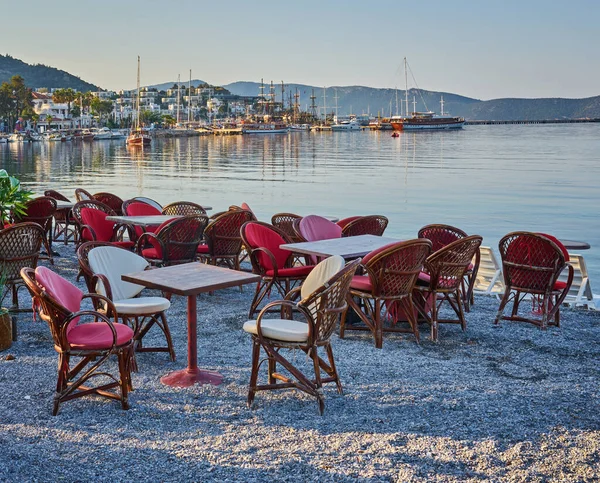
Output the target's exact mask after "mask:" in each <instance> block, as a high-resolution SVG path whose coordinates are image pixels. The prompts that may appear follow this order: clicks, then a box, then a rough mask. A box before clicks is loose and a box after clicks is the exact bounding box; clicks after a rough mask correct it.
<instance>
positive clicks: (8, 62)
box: [0, 55, 101, 92]
mask: <svg viewBox="0 0 600 483" xmlns="http://www.w3.org/2000/svg"><path fill="white" fill-rule="evenodd" d="M15 75H20V76H21V77H23V79H24V80H25V84H26V85H27V86H28V87H33V88H39V87H49V88H65V87H70V88H72V89H76V90H78V91H81V92H86V91H99V90H101V89H100V88H99V87H98V86H95V85H94V84H90V83H89V82H85V81H83V80H81V79H80V78H79V77H77V76H74V75H72V74H69V73H68V72H65V71H64V70H60V69H56V68H54V67H49V66H47V65H43V64H36V65H31V64H26V63H25V62H23V61H22V60H19V59H15V58H13V57H11V56H10V55H0V83H2V82H8V81H10V79H11V77H13V76H15Z"/></svg>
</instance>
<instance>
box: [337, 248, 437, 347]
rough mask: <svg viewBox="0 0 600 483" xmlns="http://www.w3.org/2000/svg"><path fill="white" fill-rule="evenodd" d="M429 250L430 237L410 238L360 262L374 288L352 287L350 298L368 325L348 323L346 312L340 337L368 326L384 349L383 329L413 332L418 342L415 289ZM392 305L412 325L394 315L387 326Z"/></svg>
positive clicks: (350, 302)
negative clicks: (349, 331) (402, 322)
mask: <svg viewBox="0 0 600 483" xmlns="http://www.w3.org/2000/svg"><path fill="white" fill-rule="evenodd" d="M430 254H431V242H430V241H429V240H425V239H421V240H408V241H405V242H399V243H397V244H394V245H392V246H390V247H388V248H386V249H385V250H383V251H381V252H380V253H378V254H376V255H375V256H374V257H373V258H371V259H370V260H368V261H367V263H366V264H365V265H361V268H362V270H363V272H364V273H366V274H367V275H368V277H369V280H370V282H371V286H372V289H371V292H366V291H364V290H358V289H353V288H350V290H349V292H348V296H347V302H348V307H349V309H352V310H353V311H354V312H355V313H356V314H357V315H358V317H359V318H360V320H361V321H362V322H363V323H364V324H365V325H364V326H362V325H346V316H347V314H345V315H344V317H343V318H342V320H341V323H340V338H341V339H343V338H344V335H345V331H346V330H368V331H371V333H372V334H373V337H374V339H375V347H377V348H378V349H381V347H382V346H383V333H384V332H404V333H412V334H413V335H414V336H415V340H416V342H417V343H419V340H420V337H419V327H418V324H417V317H416V308H415V304H414V302H413V291H414V288H415V284H416V283H417V279H418V277H419V274H420V273H421V270H422V269H423V264H424V263H425V260H426V258H427V257H428V256H429V255H430ZM394 259H395V260H394ZM399 265H400V266H399ZM359 271H360V270H359ZM389 306H395V307H397V308H401V309H402V310H403V312H404V314H405V316H406V318H407V322H408V324H409V328H404V327H399V326H397V325H396V322H395V321H394V320H393V318H392V324H391V326H390V327H385V326H384V320H385V317H386V316H387V315H393V314H390V311H389V309H388V307H389Z"/></svg>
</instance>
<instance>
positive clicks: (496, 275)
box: [472, 246, 505, 295]
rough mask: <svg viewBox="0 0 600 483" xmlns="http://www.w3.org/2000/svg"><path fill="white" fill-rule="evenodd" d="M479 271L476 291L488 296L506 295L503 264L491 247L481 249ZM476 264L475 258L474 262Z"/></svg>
mask: <svg viewBox="0 0 600 483" xmlns="http://www.w3.org/2000/svg"><path fill="white" fill-rule="evenodd" d="M479 254H480V259H479V270H478V271H477V277H476V278H475V285H474V291H475V292H476V293H483V294H486V295H492V294H494V295H500V294H503V293H504V290H505V286H504V277H503V276H502V264H501V263H500V262H499V261H498V259H497V258H496V255H495V254H494V251H493V250H492V249H491V247H484V246H480V247H479ZM474 262H475V258H474V259H473V262H472V263H474Z"/></svg>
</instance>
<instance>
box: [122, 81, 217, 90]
mask: <svg viewBox="0 0 600 483" xmlns="http://www.w3.org/2000/svg"><path fill="white" fill-rule="evenodd" d="M188 82H189V81H181V86H182V87H187V85H188ZM176 84H177V81H173V82H163V83H162V84H153V85H151V86H142V87H147V88H148V89H156V90H157V91H166V90H167V89H170V88H171V87H173V86H174V85H176ZM202 84H206V82H204V81H203V80H200V79H193V80H192V86H194V87H198V86H199V85H202ZM132 90H133V89H132Z"/></svg>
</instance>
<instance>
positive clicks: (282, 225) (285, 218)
mask: <svg viewBox="0 0 600 483" xmlns="http://www.w3.org/2000/svg"><path fill="white" fill-rule="evenodd" d="M301 219H302V217H301V216H300V215H295V214H293V213H276V214H274V215H273V216H272V217H271V224H272V225H273V226H274V227H275V228H278V229H279V230H281V231H282V232H283V233H285V234H286V235H287V236H288V238H289V239H290V241H291V242H292V243H294V242H297V241H301V239H299V238H298V236H297V235H296V232H295V231H294V226H293V225H294V220H301Z"/></svg>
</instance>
